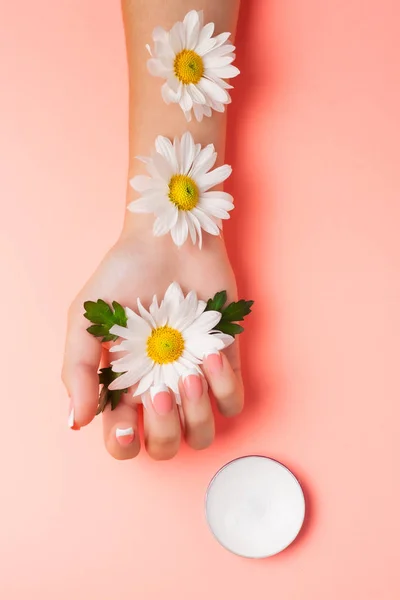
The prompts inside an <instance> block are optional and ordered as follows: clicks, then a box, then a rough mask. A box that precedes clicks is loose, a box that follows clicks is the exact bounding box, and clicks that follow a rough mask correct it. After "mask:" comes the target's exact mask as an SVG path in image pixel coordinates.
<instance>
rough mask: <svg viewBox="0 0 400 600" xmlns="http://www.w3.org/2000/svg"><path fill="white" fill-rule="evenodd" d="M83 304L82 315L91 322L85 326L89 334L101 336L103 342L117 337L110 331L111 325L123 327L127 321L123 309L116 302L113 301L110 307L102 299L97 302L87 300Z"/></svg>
mask: <svg viewBox="0 0 400 600" xmlns="http://www.w3.org/2000/svg"><path fill="white" fill-rule="evenodd" d="M83 306H84V308H85V314H84V317H85V318H86V319H87V320H88V321H91V322H92V323H93V325H91V326H90V327H88V328H87V331H88V332H89V333H90V334H92V335H94V336H96V337H101V338H103V339H102V341H103V342H111V341H115V340H117V339H118V336H117V335H113V334H112V333H110V329H111V327H112V326H113V325H121V326H122V327H125V326H126V323H127V318H126V314H125V310H124V308H123V307H122V306H121V305H120V304H119V303H118V302H115V301H114V302H113V303H112V308H111V306H110V305H109V304H107V302H104V300H101V299H99V300H97V302H93V301H92V300H88V301H87V302H85V303H84V305H83Z"/></svg>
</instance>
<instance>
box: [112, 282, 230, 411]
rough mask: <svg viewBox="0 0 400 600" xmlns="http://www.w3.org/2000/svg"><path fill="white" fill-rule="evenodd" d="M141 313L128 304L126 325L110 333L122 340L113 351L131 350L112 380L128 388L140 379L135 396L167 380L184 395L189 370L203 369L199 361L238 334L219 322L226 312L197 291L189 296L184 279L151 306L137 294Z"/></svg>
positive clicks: (114, 385)
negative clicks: (183, 382)
mask: <svg viewBox="0 0 400 600" xmlns="http://www.w3.org/2000/svg"><path fill="white" fill-rule="evenodd" d="M137 306H138V311H139V314H137V313H135V312H134V311H133V310H131V309H129V308H125V313H126V317H127V322H126V327H121V326H120V325H113V326H112V327H111V329H110V333H111V334H114V335H116V336H119V337H120V338H122V340H123V341H122V342H121V343H120V344H118V345H116V346H113V347H112V348H111V349H110V352H119V351H121V350H123V351H125V353H126V354H125V356H123V357H122V358H119V359H117V360H115V361H112V363H111V365H112V370H113V371H114V372H116V373H121V372H123V374H122V375H120V376H119V377H117V378H116V379H114V380H113V381H112V383H111V384H110V385H109V386H108V389H109V390H122V389H124V388H129V387H130V386H133V385H136V384H138V387H137V389H136V390H135V396H140V395H142V394H144V393H145V392H147V391H148V390H149V388H150V387H151V386H154V385H155V386H167V387H168V388H170V389H171V390H172V391H173V392H174V393H175V394H176V396H177V400H178V401H179V388H178V382H179V378H180V377H181V376H182V375H184V374H185V373H187V372H189V371H193V370H194V371H195V372H198V373H199V374H201V370H200V367H199V365H200V364H201V363H202V361H203V358H204V357H205V356H206V355H207V354H211V353H215V352H218V351H219V350H222V349H223V348H226V347H227V346H229V345H230V344H231V343H232V342H233V341H234V338H233V337H232V336H231V335H227V334H225V333H222V332H220V331H215V326H216V325H217V324H218V323H219V321H220V320H221V313H220V312H218V311H216V310H206V308H207V303H206V302H204V301H203V300H198V299H197V294H196V292H194V291H191V292H189V293H188V294H187V296H184V294H183V292H182V289H181V287H180V285H179V284H178V283H172V284H171V285H170V286H169V288H168V289H167V291H166V292H165V296H164V299H163V300H162V302H161V303H160V304H158V301H157V297H156V296H154V298H153V302H152V303H151V305H150V307H149V310H146V309H145V308H144V307H143V305H142V303H141V302H140V300H139V299H138V300H137Z"/></svg>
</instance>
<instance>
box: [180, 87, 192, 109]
mask: <svg viewBox="0 0 400 600" xmlns="http://www.w3.org/2000/svg"><path fill="white" fill-rule="evenodd" d="M179 105H180V107H181V109H182V110H183V111H185V112H187V111H188V110H191V108H192V106H193V100H192V98H191V97H190V95H189V92H188V91H187V86H186V85H184V86H183V90H182V96H181V99H180V100H179Z"/></svg>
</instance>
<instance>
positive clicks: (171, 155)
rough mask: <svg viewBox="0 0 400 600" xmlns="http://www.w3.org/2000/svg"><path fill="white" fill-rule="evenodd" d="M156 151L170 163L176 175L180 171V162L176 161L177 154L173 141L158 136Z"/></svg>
mask: <svg viewBox="0 0 400 600" xmlns="http://www.w3.org/2000/svg"><path fill="white" fill-rule="evenodd" d="M156 150H157V152H158V153H159V154H161V155H162V156H163V157H164V158H165V159H166V160H167V161H168V163H169V164H170V165H171V168H172V170H173V171H174V172H175V173H176V172H177V171H178V161H177V160H176V154H175V152H174V147H173V145H172V143H171V140H169V139H168V138H167V137H164V136H162V135H159V136H157V138H156Z"/></svg>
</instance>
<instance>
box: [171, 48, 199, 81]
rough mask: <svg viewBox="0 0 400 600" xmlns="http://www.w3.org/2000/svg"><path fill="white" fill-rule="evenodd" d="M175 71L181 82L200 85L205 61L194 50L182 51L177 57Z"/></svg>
mask: <svg viewBox="0 0 400 600" xmlns="http://www.w3.org/2000/svg"><path fill="white" fill-rule="evenodd" d="M174 71H175V75H176V77H177V78H178V79H179V81H181V82H182V83H185V84H186V85H187V84H188V83H199V81H200V79H201V78H202V77H203V73H204V64H203V59H202V58H201V56H199V55H198V54H197V53H196V52H193V50H181V52H179V54H177V55H176V56H175V61H174Z"/></svg>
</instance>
